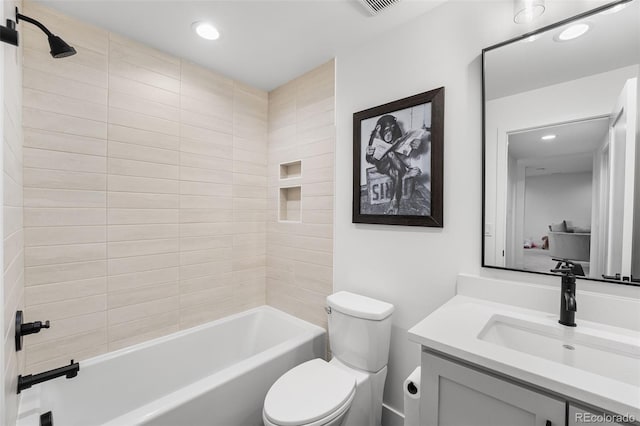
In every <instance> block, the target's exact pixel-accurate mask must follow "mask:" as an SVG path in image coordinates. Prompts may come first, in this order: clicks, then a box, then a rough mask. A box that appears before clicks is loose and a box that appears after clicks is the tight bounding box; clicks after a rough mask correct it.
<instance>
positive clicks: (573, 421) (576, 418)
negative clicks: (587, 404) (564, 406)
mask: <svg viewBox="0 0 640 426" xmlns="http://www.w3.org/2000/svg"><path fill="white" fill-rule="evenodd" d="M598 416H602V417H604V415H603V413H594V412H593V411H587V410H584V409H582V408H578V407H575V406H573V405H569V418H568V419H567V420H568V421H567V424H568V425H569V426H582V425H584V424H588V425H589V426H616V425H618V426H622V423H614V422H605V421H597V420H599V419H598ZM602 420H608V419H604V418H603V419H602Z"/></svg>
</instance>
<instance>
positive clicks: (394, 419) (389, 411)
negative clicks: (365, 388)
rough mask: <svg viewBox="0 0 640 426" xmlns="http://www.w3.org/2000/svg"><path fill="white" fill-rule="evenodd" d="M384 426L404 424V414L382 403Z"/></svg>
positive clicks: (402, 425)
mask: <svg viewBox="0 0 640 426" xmlns="http://www.w3.org/2000/svg"><path fill="white" fill-rule="evenodd" d="M382 426H404V415H403V414H402V413H401V412H399V411H397V410H395V409H394V408H391V407H389V406H388V405H387V404H382Z"/></svg>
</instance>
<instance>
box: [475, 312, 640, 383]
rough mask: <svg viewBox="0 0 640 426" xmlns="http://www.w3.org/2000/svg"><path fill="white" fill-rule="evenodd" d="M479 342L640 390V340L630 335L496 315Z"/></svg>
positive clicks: (482, 333)
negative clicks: (552, 362)
mask: <svg viewBox="0 0 640 426" xmlns="http://www.w3.org/2000/svg"><path fill="white" fill-rule="evenodd" d="M478 339H480V340H483V341H485V342H490V343H493V344H496V345H499V346H502V347H505V348H508V349H512V350H516V351H519V352H522V353H525V354H529V355H533V356H536V357H540V358H544V359H546V360H549V361H554V362H557V363H561V364H564V365H567V366H570V367H574V368H577V369H580V370H584V371H588V372H590V373H594V374H597V375H600V376H604V377H607V378H610V379H613V380H616V381H620V382H623V383H627V384H630V385H632V386H638V387H640V341H637V340H635V339H632V338H630V337H628V336H624V335H618V334H613V333H608V332H606V331H603V330H597V329H591V328H584V327H580V325H578V327H577V328H569V327H565V326H562V325H560V324H557V323H555V324H554V321H553V320H551V319H549V320H548V321H541V320H538V319H536V320H531V321H529V320H526V319H522V318H515V317H509V316H504V315H493V316H492V317H491V319H490V320H489V321H488V322H487V324H486V325H485V327H484V328H483V329H482V331H481V332H480V334H479V335H478Z"/></svg>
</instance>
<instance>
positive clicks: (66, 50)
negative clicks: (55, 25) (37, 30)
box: [49, 34, 76, 58]
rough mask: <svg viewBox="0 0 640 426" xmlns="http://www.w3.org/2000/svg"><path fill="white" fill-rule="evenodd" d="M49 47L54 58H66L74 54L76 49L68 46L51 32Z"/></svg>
mask: <svg viewBox="0 0 640 426" xmlns="http://www.w3.org/2000/svg"><path fill="white" fill-rule="evenodd" d="M49 47H51V56H53V57H54V58H66V57H67V56H72V55H75V54H76V49H74V48H73V47H71V46H69V45H68V44H67V43H66V42H65V41H64V40H63V39H61V38H60V37H58V36H57V35H53V34H52V35H50V36H49Z"/></svg>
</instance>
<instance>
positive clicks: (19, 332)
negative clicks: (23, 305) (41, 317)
mask: <svg viewBox="0 0 640 426" xmlns="http://www.w3.org/2000/svg"><path fill="white" fill-rule="evenodd" d="M23 320H24V314H23V312H22V311H16V335H15V340H16V352H18V351H21V350H22V337H23V336H28V335H29V334H35V333H39V332H40V330H42V329H43V328H49V327H50V325H49V320H47V321H45V322H44V323H43V322H42V321H34V322H27V323H23Z"/></svg>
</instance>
